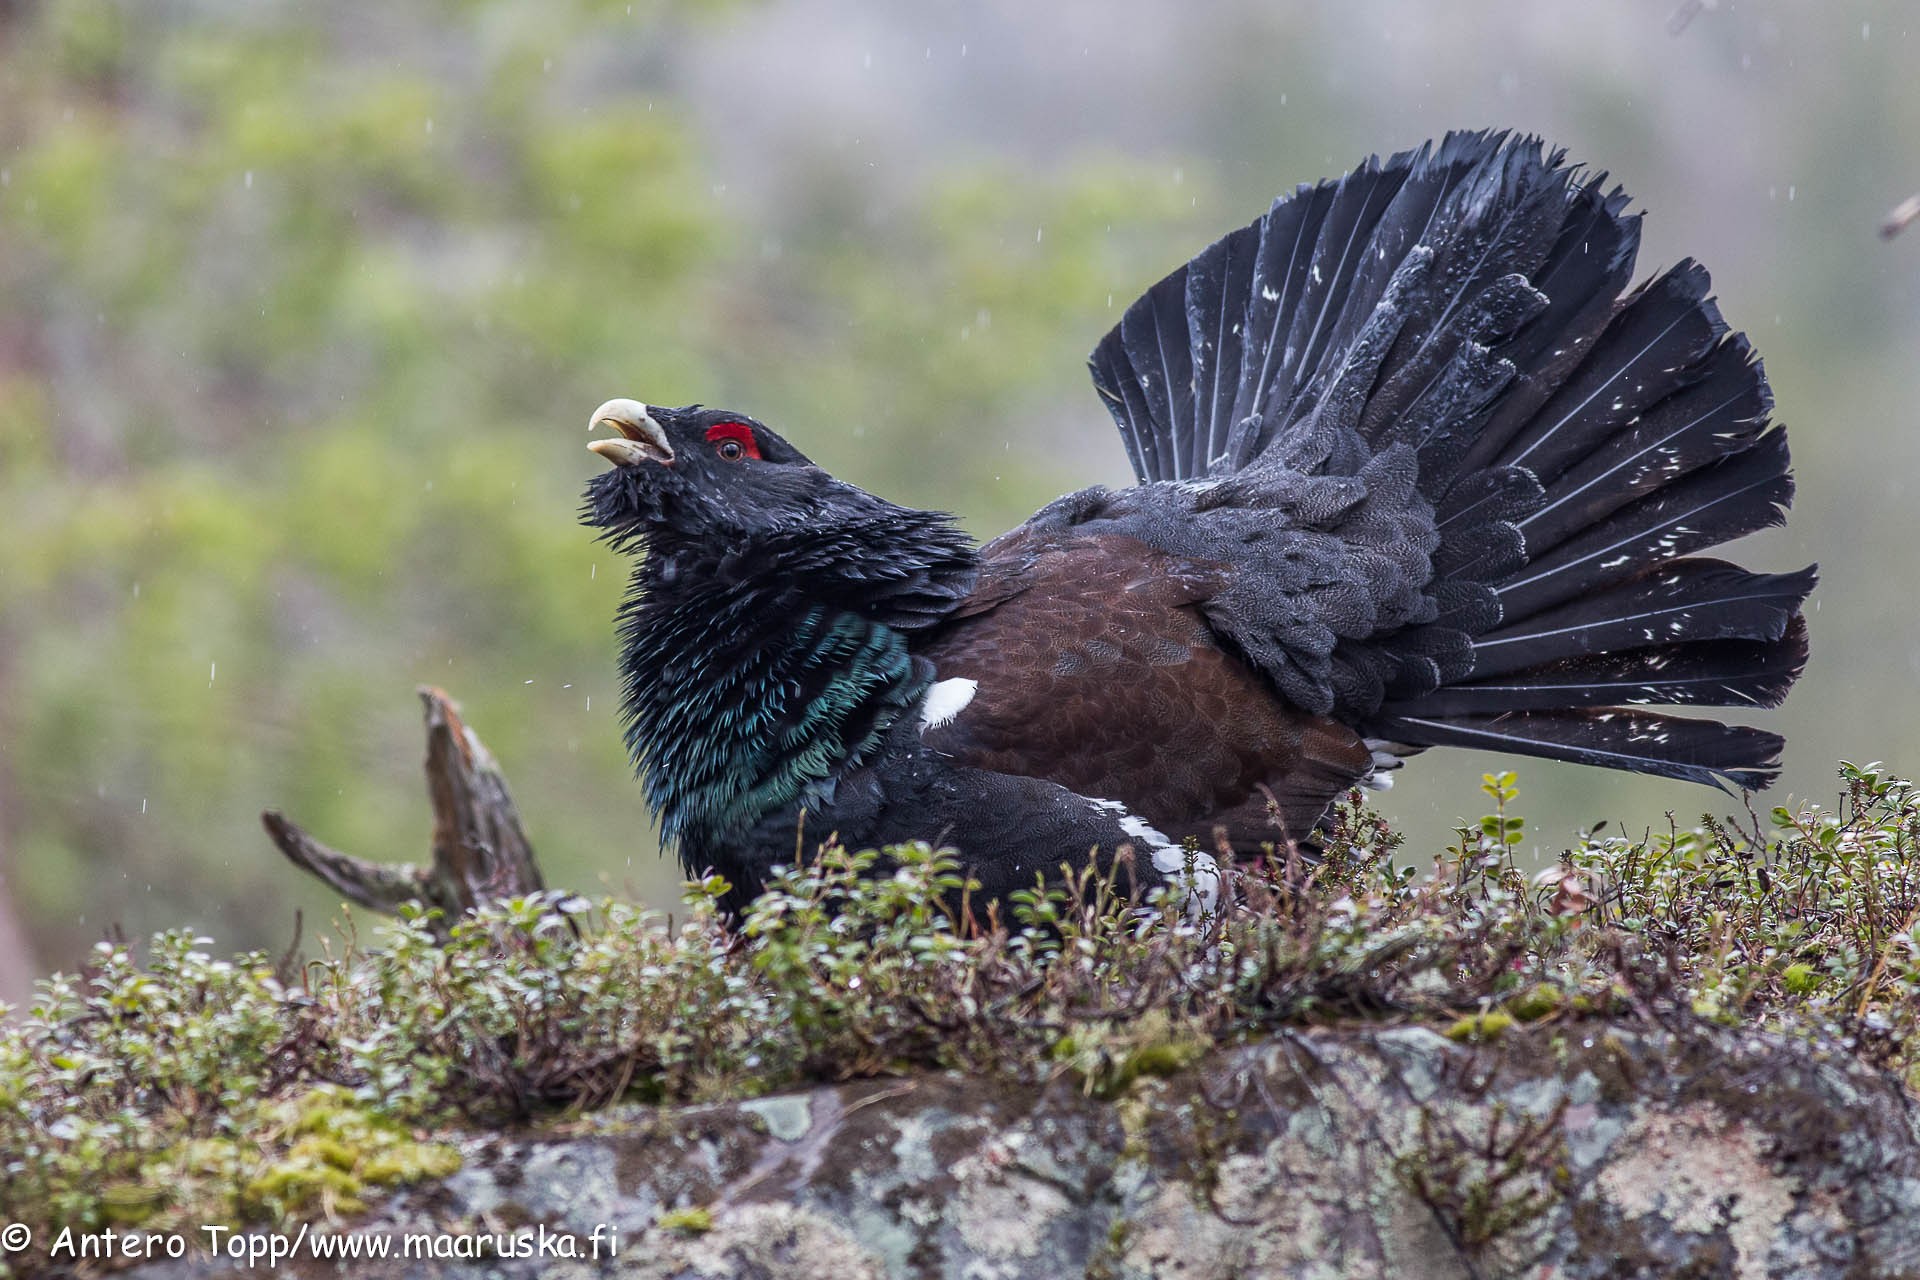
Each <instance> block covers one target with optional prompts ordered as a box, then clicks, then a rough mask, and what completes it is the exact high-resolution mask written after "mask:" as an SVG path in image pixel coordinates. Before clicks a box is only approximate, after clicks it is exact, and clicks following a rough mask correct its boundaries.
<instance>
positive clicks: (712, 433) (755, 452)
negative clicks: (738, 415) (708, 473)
mask: <svg viewBox="0 0 1920 1280" xmlns="http://www.w3.org/2000/svg"><path fill="white" fill-rule="evenodd" d="M722 440H738V441H739V442H740V447H741V448H743V449H745V450H746V454H747V456H748V457H749V458H757V457H759V456H760V445H759V443H758V442H757V441H755V440H754V438H753V428H752V427H750V426H748V425H747V424H746V423H744V422H716V423H714V424H713V425H712V426H710V427H708V428H707V443H708V444H717V443H719V442H720V441H722Z"/></svg>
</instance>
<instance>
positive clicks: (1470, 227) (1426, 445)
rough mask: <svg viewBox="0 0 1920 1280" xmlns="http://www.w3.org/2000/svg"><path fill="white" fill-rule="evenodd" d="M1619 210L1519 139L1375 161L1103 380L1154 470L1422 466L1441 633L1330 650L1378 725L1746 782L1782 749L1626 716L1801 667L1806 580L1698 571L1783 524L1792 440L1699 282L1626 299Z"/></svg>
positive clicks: (1135, 346)
mask: <svg viewBox="0 0 1920 1280" xmlns="http://www.w3.org/2000/svg"><path fill="white" fill-rule="evenodd" d="M1626 204H1627V200H1626V197H1625V195H1624V194H1623V193H1621V192H1620V191H1619V190H1618V189H1617V188H1615V189H1613V190H1611V191H1609V190H1607V189H1606V179H1605V175H1591V176H1589V175H1585V174H1582V173H1581V172H1580V171H1578V170H1575V169H1572V168H1569V167H1568V166H1566V165H1565V164H1564V163H1563V157H1562V154H1561V153H1559V152H1553V153H1546V152H1544V150H1543V148H1542V146H1541V144H1540V143H1539V142H1538V141H1536V140H1532V139H1527V140H1512V139H1509V138H1508V137H1507V136H1506V135H1505V134H1484V133H1463V134H1452V135H1449V136H1448V137H1447V138H1446V139H1445V140H1444V141H1443V142H1441V143H1440V144H1439V145H1438V146H1437V147H1435V146H1432V145H1429V146H1428V147H1423V148H1421V149H1420V150H1419V151H1417V152H1409V153H1405V154H1401V155H1397V156H1394V157H1393V158H1392V159H1390V160H1387V161H1385V162H1384V163H1383V162H1380V161H1378V160H1370V161H1368V162H1367V163H1366V164H1364V165H1362V166H1361V167H1360V168H1359V169H1356V170H1355V171H1354V172H1353V173H1351V174H1349V175H1347V176H1346V177H1345V178H1342V179H1340V180H1339V181H1338V182H1332V183H1323V184H1321V185H1319V186H1315V187H1303V188H1301V189H1300V190H1299V191H1297V192H1296V193H1295V194H1294V195H1292V196H1291V197H1286V198H1283V199H1281V200H1279V201H1277V202H1276V203H1275V204H1274V206H1273V208H1272V209H1271V210H1270V211H1269V212H1268V213H1267V214H1266V216H1265V217H1263V218H1261V219H1260V220H1258V221H1257V222H1255V223H1253V224H1252V225H1251V226H1248V227H1244V228H1242V229H1240V230H1239V231H1235V232H1233V233H1232V234H1230V235H1228V236H1226V237H1225V238H1224V239H1222V240H1220V241H1219V242H1217V243H1215V244H1214V245H1212V246H1210V247H1209V248H1208V249H1206V250H1205V251H1204V252H1202V253H1201V254H1200V255H1199V256H1198V257H1196V258H1195V259H1194V260H1193V261H1192V262H1190V263H1188V264H1187V266H1185V267H1183V268H1181V269H1180V270H1179V271H1176V272H1174V273H1173V274H1172V275H1170V276H1168V277H1167V278H1166V279H1165V280H1162V281H1161V282H1160V283H1159V284H1157V285H1155V286H1154V287H1153V288H1152V289H1151V290H1149V291H1148V292H1147V294H1146V295H1145V296H1144V297H1142V298H1141V299H1140V300H1139V301H1138V302H1136V303H1135V304H1134V305H1133V306H1132V307H1131V308H1130V309H1129V310H1128V311H1127V312H1126V313H1125V316H1124V317H1123V319H1122V320H1121V322H1120V324H1119V325H1118V326H1116V327H1115V328H1114V330H1113V331H1112V332H1111V333H1109V334H1108V335H1107V336H1106V338H1105V340H1103V341H1102V342H1101V343H1100V345H1099V347H1098V348H1097V349H1096V350H1095V352H1094V354H1093V358H1092V362H1091V363H1092V368H1093V374H1094V382H1095V384H1096V386H1097V387H1098V389H1099V390H1100V392H1101V395H1102V398H1103V399H1104V400H1105V401H1106V403H1107V406H1108V408H1109V410H1110V411H1111V412H1112V414H1113V416H1114V419H1115V421H1116V422H1117V423H1118V424H1119V427H1120V432H1121V435H1122V437H1123V439H1124V440H1125V442H1126V445H1127V450H1128V453H1129V456H1130V457H1131V459H1132V461H1133V465H1134V470H1135V472H1136V473H1137V474H1138V476H1139V478H1140V480H1141V481H1142V482H1143V483H1149V482H1154V481H1163V480H1208V479H1213V478H1220V477H1225V476H1229V475H1237V474H1240V473H1247V474H1248V475H1253V474H1255V473H1256V472H1257V471H1258V470H1259V469H1262V468H1268V467H1271V468H1274V469H1275V472H1276V474H1278V473H1279V472H1281V471H1285V472H1306V473H1309V474H1322V475H1335V476H1349V477H1358V476H1360V475H1361V471H1362V469H1363V468H1364V467H1366V466H1367V464H1368V463H1369V462H1370V461H1371V460H1373V459H1376V458H1379V457H1380V455H1383V454H1390V453H1395V452H1396V451H1400V452H1411V454H1412V455H1413V457H1414V458H1415V459H1416V460H1417V478H1416V480H1415V483H1414V488H1415V490H1417V496H1416V497H1413V498H1411V499H1410V500H1411V501H1413V502H1416V503H1420V502H1424V503H1426V504H1429V505H1430V506H1431V535H1430V537H1429V539H1428V542H1429V546H1428V547H1427V550H1428V552H1429V553H1430V558H1431V564H1432V570H1433V571H1432V575H1431V580H1430V581H1429V583H1428V587H1427V591H1428V592H1429V594H1430V595H1431V599H1432V603H1431V607H1430V608H1429V609H1428V610H1427V613H1426V616H1428V617H1430V618H1431V619H1432V620H1431V621H1430V622H1424V623H1421V624H1420V625H1416V626H1399V627H1398V628H1397V629H1392V630H1387V631H1384V632H1380V633H1375V634H1367V635H1359V634H1348V633H1341V634H1340V635H1339V638H1338V640H1337V643H1336V645H1335V647H1334V648H1333V650H1332V652H1331V655H1330V656H1329V655H1326V654H1322V655H1321V659H1322V662H1321V666H1322V667H1323V668H1325V669H1327V670H1328V671H1329V672H1330V674H1329V675H1328V683H1327V687H1328V689H1329V691H1330V692H1329V697H1330V698H1331V700H1332V706H1333V712H1334V714H1336V715H1339V716H1341V718H1343V719H1345V720H1347V721H1348V722H1349V723H1352V724H1354V725H1355V726H1356V727H1358V728H1360V729H1361V730H1362V732H1364V733H1365V734H1366V735H1367V736H1369V737H1373V738H1378V739H1383V740H1386V741H1388V742H1391V743H1394V744H1398V745H1399V746H1401V747H1405V748H1419V747H1424V746H1438V745H1461V746H1475V747H1487V748H1494V749H1498V750H1504V751H1512V752H1517V753H1521V754H1526V755H1536V756H1545V757H1549V758H1552V759H1558V760H1572V761H1578V762H1582V763H1587V764H1597V765H1603V766H1606V767H1610V768H1618V769H1632V770H1637V771H1641V772H1647V773H1656V774H1662V775H1666V776H1669V777H1675V778H1684V779H1689V780H1693V781H1698V782H1706V783H1715V782H1718V781H1720V780H1726V781H1731V782H1733V783H1736V784H1738V785H1740V786H1742V787H1759V786H1764V785H1766V784H1767V783H1768V782H1770V781H1771V780H1772V778H1773V777H1774V775H1775V774H1776V773H1777V771H1778V763H1779V753H1780V748H1781V746H1782V742H1781V739H1780V738H1779V737H1778V736H1777V735H1775V734H1772V733H1767V732H1764V731H1761V730H1757V729H1750V728H1744V727H1734V726H1728V725H1725V724H1721V723H1718V722H1715V721H1709V720H1701V719H1689V718H1684V717H1679V716H1674V715H1665V714H1660V713H1656V712H1652V711H1647V710H1643V709H1641V708H1643V707H1644V706H1648V705H1665V706H1759V707H1770V706H1773V705H1776V704H1777V703H1778V702H1779V701H1780V700H1781V699H1782V698H1784V697H1785V696H1786V693H1787V690H1788V689H1789V688H1790V687H1791V685H1792V684H1793V682H1794V680H1795V678H1797V677H1798V675H1799V674H1800V670H1801V668H1802V667H1803V665H1804V664H1805V661H1806V655H1807V640H1806V627H1805V623H1804V620H1803V619H1802V617H1801V614H1800V609H1801V604H1802V602H1803V601H1804V599H1805V598H1806V595H1807V593H1808V592H1809V591H1810V590H1811V589H1812V587H1813V584H1814V571H1813V569H1811V568H1809V569H1806V570H1802V571H1801V572H1799V573H1792V574H1756V573H1749V572H1747V571H1745V570H1742V569H1740V568H1738V567H1736V566H1734V565H1731V564H1728V563H1726V562H1724V561H1720V560H1713V559H1703V558H1696V557H1694V556H1693V555H1692V553H1694V552H1696V551H1699V550H1701V549H1703V548H1708V547H1713V546H1716V545H1718V544H1720V543H1723V542H1726V541H1729V540H1731V539H1733V538H1737V537H1740V536H1742V535H1744V534H1748V533H1751V532H1754V531H1755V530H1758V529H1761V528H1764V527H1766V526H1769V525H1774V524H1778V523H1780V522H1781V520H1782V519H1783V518H1784V515H1785V510H1786V508H1787V506H1788V504H1789V502H1790V501H1791V499H1792V493H1793V484H1792V479H1791V477H1790V474H1789V467H1788V454H1787V444H1786V434H1785V432H1784V431H1783V430H1781V429H1778V428H1771V427H1770V426H1769V423H1768V413H1769V411H1770V409H1771V399H1770V397H1769V395H1768V391H1767V384H1766V377H1765V374H1764V372H1763V370H1762V368H1761V365H1760V362H1759V360H1758V359H1757V358H1756V357H1755V355H1754V353H1753V351H1752V349H1751V347H1750V346H1749V344H1748V343H1747V340H1746V339H1745V338H1744V337H1743V336H1741V335H1739V334H1730V333H1729V332H1728V330H1727V326H1726V324H1725V323H1724V322H1723V321H1722V320H1721V318H1720V314H1719V311H1718V309H1717V307H1716V306H1715V305H1714V303H1713V300H1712V299H1711V297H1710V296H1709V282H1708V277H1707V272H1706V270H1705V269H1704V268H1702V267H1700V266H1699V265H1698V264H1696V263H1693V262H1690V261H1688V262H1682V263H1680V264H1679V265H1677V266H1675V267H1673V268H1672V269H1671V270H1669V271H1667V272H1665V273H1664V274H1662V275H1660V276H1659V277H1657V278H1656V279H1654V280H1652V281H1649V282H1648V283H1646V284H1644V285H1642V286H1641V287H1639V288H1638V289H1635V290H1633V291H1631V292H1626V286H1627V283H1628V280H1629V278H1630V276H1631V274H1632V271H1633V263H1634V257H1635V254H1636V251H1637V249H1638V244H1639V217H1638V215H1637V214H1634V215H1629V214H1627V213H1626V212H1625V208H1626ZM1376 473H1377V469H1376V472H1374V473H1370V474H1376ZM1236 483H1240V482H1239V481H1236ZM1364 553H1365V549H1364V548H1362V549H1360V550H1359V551H1357V552H1356V553H1355V554H1356V555H1364ZM1284 643H1285V640H1284V638H1283V640H1282V644H1284Z"/></svg>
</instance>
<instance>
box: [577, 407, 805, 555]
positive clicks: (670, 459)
mask: <svg viewBox="0 0 1920 1280" xmlns="http://www.w3.org/2000/svg"><path fill="white" fill-rule="evenodd" d="M588 428H589V430H592V431H595V432H611V433H613V434H610V435H605V436H603V437H601V438H600V439H596V440H594V441H592V442H591V443H589V444H588V445H587V448H589V449H591V450H593V451H594V452H595V453H597V454H599V455H600V456H601V457H602V458H605V459H606V460H607V461H608V462H609V463H611V464H613V465H612V466H611V468H610V469H609V470H607V471H605V472H602V473H601V474H600V475H598V476H595V477H594V478H593V481H592V482H591V483H590V484H589V485H588V486H587V496H586V507H585V510H584V511H583V513H582V519H583V520H584V521H585V522H586V523H587V524H589V525H592V526H593V527H595V528H597V529H601V530H603V531H604V534H605V536H606V538H607V539H608V540H609V541H611V542H613V543H614V544H615V545H616V546H626V545H629V544H631V543H633V542H635V541H638V540H641V539H644V538H647V537H649V535H652V534H656V533H660V532H664V531H671V532H677V533H681V534H685V535H689V536H693V537H710V536H713V535H720V536H732V537H740V536H751V535H754V534H762V533H768V532H771V531H774V530H776V529H780V528H783V527H787V526H791V525H793V524H794V523H796V522H799V521H803V520H806V519H807V518H808V517H809V515H810V514H811V513H812V512H814V511H815V510H816V509H817V507H818V504H819V503H820V502H821V501H822V499H823V498H824V497H826V495H827V491H828V490H829V489H831V488H834V487H835V486H836V482H835V481H834V480H833V478H832V477H831V476H829V475H828V474H827V473H826V472H825V471H822V470H821V469H820V468H819V467H817V466H815V465H814V464H813V463H812V461H810V460H809V459H808V458H807V456H806V455H805V454H803V453H801V452H800V451H799V450H798V449H796V448H794V447H793V446H792V445H790V444H788V443H787V442H786V441H785V440H782V439H781V438H780V437H779V436H778V435H776V434H775V433H774V432H773V431H772V430H770V429H769V428H767V427H765V426H763V425H762V424H760V423H758V422H756V421H754V420H753V419H752V418H749V417H747V416H746V415H745V414H742V413H733V412H730V411H728V410H724V409H706V408H702V407H701V406H699V405H688V406H686V407H685V408H682V409H667V408H662V407H661V406H659V405H649V404H641V403H640V402H639V401H637V400H626V399H618V400H609V401H607V402H606V403H605V404H603V405H601V406H600V407H599V408H598V409H595V410H594V411H593V417H592V419H591V420H590V421H589V424H588Z"/></svg>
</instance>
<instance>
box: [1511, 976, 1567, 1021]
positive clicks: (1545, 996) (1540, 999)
mask: <svg viewBox="0 0 1920 1280" xmlns="http://www.w3.org/2000/svg"><path fill="white" fill-rule="evenodd" d="M1567 1004H1568V1001H1567V996H1566V993H1565V992H1563V991H1561V990H1560V988H1558V987H1555V986H1551V985H1549V984H1547V983H1544V982H1539V983H1535V984H1534V985H1533V986H1531V987H1528V988H1527V989H1526V990H1525V991H1522V992H1521V993H1520V994H1519V995H1517V996H1512V997H1510V998H1509V999H1508V1000H1507V1002H1506V1004H1505V1005H1504V1006H1503V1008H1505V1010H1506V1011H1507V1012H1508V1013H1510V1014H1512V1015H1513V1016H1514V1017H1515V1018H1517V1019H1519V1020H1520V1021H1521V1022H1538V1021H1540V1019H1542V1018H1550V1017H1552V1016H1553V1015H1554V1014H1556V1013H1558V1012H1560V1010H1562V1009H1563V1008H1566V1007H1567Z"/></svg>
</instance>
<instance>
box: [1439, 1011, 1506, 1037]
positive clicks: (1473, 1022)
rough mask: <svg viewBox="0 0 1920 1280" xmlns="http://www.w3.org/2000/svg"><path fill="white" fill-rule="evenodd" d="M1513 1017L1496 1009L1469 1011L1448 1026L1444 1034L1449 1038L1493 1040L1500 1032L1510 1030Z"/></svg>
mask: <svg viewBox="0 0 1920 1280" xmlns="http://www.w3.org/2000/svg"><path fill="white" fill-rule="evenodd" d="M1513 1026H1514V1017H1513V1015H1512V1014H1510V1013H1502V1012H1501V1011H1499V1010H1498V1009H1494V1010H1489V1011H1488V1012H1486V1013H1470V1014H1468V1015H1467V1016H1466V1017H1464V1018H1461V1019H1459V1020H1458V1021H1456V1022H1454V1023H1453V1024H1452V1025H1451V1026H1449V1027H1448V1028H1447V1029H1446V1031H1445V1032H1443V1033H1442V1034H1444V1035H1445V1036H1446V1037H1447V1039H1449V1040H1460V1041H1480V1040H1495V1039H1498V1038H1499V1037H1500V1036H1501V1034H1502V1033H1504V1032H1507V1031H1511V1030H1512V1029H1513Z"/></svg>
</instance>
